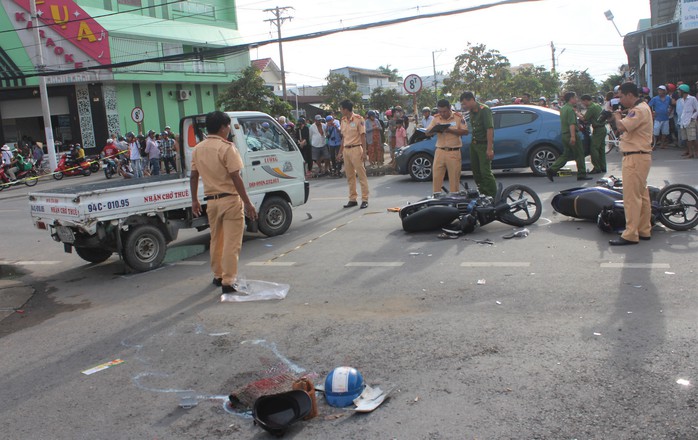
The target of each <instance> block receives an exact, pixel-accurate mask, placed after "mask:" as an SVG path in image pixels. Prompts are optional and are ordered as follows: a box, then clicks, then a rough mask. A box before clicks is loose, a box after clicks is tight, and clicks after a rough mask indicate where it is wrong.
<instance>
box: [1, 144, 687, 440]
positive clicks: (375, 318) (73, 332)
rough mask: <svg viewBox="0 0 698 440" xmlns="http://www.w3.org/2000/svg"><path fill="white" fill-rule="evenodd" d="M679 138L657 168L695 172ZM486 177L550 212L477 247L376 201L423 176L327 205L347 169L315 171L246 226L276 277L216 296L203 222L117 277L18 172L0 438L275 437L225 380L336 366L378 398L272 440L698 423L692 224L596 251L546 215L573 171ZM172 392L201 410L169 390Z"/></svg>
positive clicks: (252, 260)
mask: <svg viewBox="0 0 698 440" xmlns="http://www.w3.org/2000/svg"><path fill="white" fill-rule="evenodd" d="M678 156H679V153H678V151H677V150H667V151H659V152H657V153H655V163H654V165H653V168H652V171H651V173H650V179H649V180H650V183H651V184H655V185H657V186H663V184H664V180H665V179H666V180H669V181H671V182H673V183H688V184H691V185H696V184H698V171H697V168H696V167H697V166H698V161H696V160H680V159H679V157H678ZM609 160H610V173H609V174H616V175H620V158H619V156H618V153H617V152H616V153H612V154H611V155H609ZM464 175H465V176H466V178H468V179H469V174H468V173H466V174H464ZM496 175H497V178H498V180H499V181H500V182H502V183H503V184H504V185H505V186H506V185H508V184H513V183H522V184H525V185H528V186H531V187H532V188H534V189H535V190H536V191H537V192H538V193H539V195H540V197H541V199H542V200H543V203H544V212H543V217H542V218H541V219H540V220H539V221H538V223H536V224H535V225H533V226H531V227H529V229H530V235H529V236H528V237H527V238H521V239H512V240H504V239H502V236H503V235H505V234H507V233H509V232H511V231H512V228H511V227H509V226H507V225H504V224H501V223H492V224H490V225H487V226H485V227H483V228H480V229H478V230H477V231H476V232H475V233H473V234H471V235H469V236H467V238H471V239H476V240H477V239H485V238H489V239H491V240H492V241H493V242H494V245H491V246H490V245H481V244H477V243H475V242H473V241H469V240H465V239H462V238H461V239H458V240H440V239H438V238H437V237H436V235H437V233H436V232H433V233H431V232H430V233H420V234H406V233H404V232H403V231H402V229H401V225H400V221H399V218H398V214H396V213H391V212H387V210H386V208H390V207H399V206H402V205H404V204H405V203H406V202H408V201H415V200H418V199H419V198H421V197H423V196H424V195H427V194H429V193H430V191H431V184H430V183H425V184H420V183H414V182H410V181H409V180H408V178H406V177H405V176H382V177H373V178H371V179H370V186H371V200H370V206H369V208H368V209H366V210H359V209H342V207H341V206H342V205H343V204H344V203H345V202H346V200H347V198H346V183H345V181H344V180H333V179H320V180H313V181H312V183H311V199H310V201H309V202H308V203H307V204H306V205H304V206H301V207H298V208H295V209H294V216H295V218H294V222H293V225H292V227H291V229H290V230H289V231H288V233H287V234H285V235H284V236H281V237H275V238H269V239H266V238H264V237H262V236H257V235H249V236H246V239H245V243H244V245H243V251H242V256H241V265H240V271H241V274H242V275H244V277H245V278H246V279H247V280H264V281H272V282H278V283H287V284H289V285H290V291H289V293H288V296H287V297H286V298H285V299H283V300H277V301H261V302H248V303H222V302H220V295H219V290H218V289H217V288H214V287H213V286H212V285H211V284H210V282H211V274H210V273H209V269H208V262H209V258H208V253H207V252H203V253H201V249H202V247H203V246H204V245H205V244H206V243H207V240H208V234H207V233H206V232H202V233H195V232H191V231H183V232H182V233H181V235H180V238H179V240H178V241H177V242H175V243H173V244H171V249H170V251H169V253H168V261H169V263H168V264H166V265H165V266H163V267H162V268H160V269H157V270H154V271H152V272H148V273H142V274H130V273H126V272H125V271H124V267H123V265H122V263H121V262H120V261H119V260H118V258H116V257H112V258H111V259H109V260H108V261H106V262H104V263H102V264H98V265H92V264H86V263H85V262H83V261H82V260H80V259H79V257H77V255H75V254H65V253H63V248H62V246H61V245H60V244H58V243H55V242H53V241H52V240H51V239H50V237H49V236H48V235H47V234H46V232H45V231H40V230H37V229H34V228H33V225H32V223H31V220H30V218H29V214H28V209H27V200H26V196H25V194H26V192H27V190H26V189H23V188H16V189H12V190H9V191H4V192H3V193H2V194H0V200H1V201H0V215H1V217H0V218H1V219H2V225H3V227H2V230H3V232H2V237H3V238H2V254H1V255H0V264H2V270H3V274H4V276H5V277H10V278H12V279H18V280H21V281H22V282H24V283H25V284H27V285H30V286H32V287H33V288H34V289H35V290H36V293H35V294H34V296H33V297H32V298H31V299H30V300H29V302H28V303H27V304H25V305H23V306H22V312H23V313H14V314H12V315H10V316H9V317H7V318H6V319H4V320H3V321H1V322H0V353H1V356H0V402H1V404H0V432H1V433H2V435H1V437H2V438H3V439H7V440H14V439H156V438H157V439H193V438H231V439H238V438H239V439H249V438H254V439H263V438H271V437H270V436H269V434H267V433H265V432H264V431H262V430H261V429H259V428H258V427H255V426H253V423H252V420H251V418H250V416H249V414H246V413H244V412H241V411H238V410H234V409H231V408H229V407H228V406H227V405H226V404H225V401H226V399H227V395H228V394H230V393H231V392H233V391H236V390H237V392H240V390H248V391H249V389H250V388H249V387H248V386H249V385H250V384H251V383H253V382H254V381H255V380H258V379H264V378H269V377H277V376H279V375H282V376H283V375H286V376H288V375H300V374H307V375H310V377H313V378H315V380H316V382H320V383H321V382H323V380H324V377H325V375H326V374H327V372H328V371H330V370H331V369H332V368H334V367H336V366H341V365H350V366H353V367H356V368H357V369H359V371H361V373H362V374H363V375H364V377H365V379H366V382H367V383H369V384H371V385H379V386H380V387H381V388H382V389H384V390H386V389H389V390H392V392H391V395H390V399H389V400H388V401H386V402H385V403H384V404H383V405H382V406H380V407H379V408H378V409H376V410H375V411H374V412H373V413H369V414H355V413H353V412H352V411H350V410H344V409H337V408H332V407H329V406H328V405H327V404H326V403H325V402H324V399H323V398H322V397H319V409H320V415H319V416H318V417H317V418H315V419H313V420H310V421H307V422H299V423H298V424H297V425H294V427H293V428H292V429H291V430H290V431H289V432H288V434H287V435H286V438H297V439H306V438H312V439H329V438H333V439H335V438H336V439H570V440H571V439H580V440H581V439H686V440H688V439H696V438H698V421H697V420H698V418H697V417H696V414H698V409H697V406H698V395H697V393H696V386H695V385H696V383H697V382H698V367H697V366H696V365H697V364H698V362H697V361H698V355H697V354H696V338H697V336H696V335H697V332H696V330H697V327H698V319H697V316H698V313H697V312H698V306H697V305H696V287H695V286H696V281H697V278H696V273H695V271H696V255H698V254H697V253H696V250H697V249H698V236H697V234H696V231H694V230H692V231H687V232H675V231H671V230H664V229H663V228H661V227H658V228H656V229H655V231H654V232H653V237H652V240H651V241H649V242H641V243H640V244H639V245H637V246H630V247H621V248H611V247H609V246H608V244H607V242H608V239H609V238H612V236H610V235H608V234H604V233H602V232H601V231H599V230H598V229H597V227H596V226H595V225H594V224H592V223H587V222H582V221H575V220H572V219H569V218H566V217H563V216H560V215H554V214H553V210H552V208H551V207H550V200H551V198H552V197H553V195H554V194H555V193H556V192H557V191H559V190H561V189H565V188H570V187H575V186H577V182H576V180H575V179H574V177H566V178H558V179H556V181H555V182H554V183H550V182H548V181H547V180H546V179H545V178H537V177H533V176H532V175H531V174H530V173H528V172H523V171H522V172H511V173H506V174H503V173H497V174H496ZM75 179H81V178H73V180H75ZM85 179H93V180H95V181H98V180H102V179H104V177H103V176H102V175H95V176H92V177H90V178H85ZM69 180H70V179H66V181H65V182H41V183H40V184H39V185H38V186H37V187H35V188H34V189H35V190H42V189H47V188H51V187H52V185H59V184H60V185H62V184H71V183H73V182H69ZM585 184H586V185H590V184H593V183H585ZM117 359H120V360H123V363H120V364H116V365H113V366H112V367H111V368H108V369H105V370H102V371H98V372H95V373H94V374H91V375H86V374H83V373H82V372H83V371H85V370H87V369H89V368H91V367H95V366H97V365H100V364H103V363H105V362H110V361H113V360H117ZM286 376H284V377H286ZM257 385H259V384H257ZM246 387H247V388H246ZM183 393H184V394H187V393H188V394H190V395H191V396H193V400H194V402H195V403H196V406H194V407H192V408H189V409H184V408H181V407H180V406H179V404H180V398H181V397H182V395H183Z"/></svg>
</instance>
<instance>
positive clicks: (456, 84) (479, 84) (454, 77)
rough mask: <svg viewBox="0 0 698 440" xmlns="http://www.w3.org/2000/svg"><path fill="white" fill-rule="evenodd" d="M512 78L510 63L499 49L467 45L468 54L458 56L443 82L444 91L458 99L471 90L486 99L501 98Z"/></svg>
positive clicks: (466, 52)
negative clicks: (508, 81)
mask: <svg viewBox="0 0 698 440" xmlns="http://www.w3.org/2000/svg"><path fill="white" fill-rule="evenodd" d="M510 77H511V73H510V72H509V60H508V59H507V57H505V56H504V55H502V54H501V53H500V52H499V51H498V50H496V49H487V46H485V45H484V44H471V43H470V42H468V47H467V49H466V51H465V52H464V53H463V54H461V55H458V56H457V57H456V64H455V65H454V66H453V70H452V71H451V74H450V76H449V77H448V78H446V79H445V80H444V88H443V92H444V93H448V92H450V93H451V94H452V95H453V96H455V99H457V97H458V96H459V95H460V94H461V93H462V92H464V91H466V90H469V91H471V92H473V93H475V94H476V95H478V96H481V97H483V98H488V97H496V96H502V95H503V93H504V92H505V89H506V82H507V80H508V79H509V78H510Z"/></svg>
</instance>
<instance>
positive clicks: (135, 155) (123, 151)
mask: <svg viewBox="0 0 698 440" xmlns="http://www.w3.org/2000/svg"><path fill="white" fill-rule="evenodd" d="M177 148H178V145H177V138H176V136H175V134H174V133H173V132H172V129H171V128H170V126H169V125H168V126H166V127H165V128H164V129H163V130H162V131H161V132H160V133H156V132H155V131H154V130H148V132H147V133H146V134H145V135H144V134H142V133H139V134H138V135H136V134H135V133H134V132H128V133H126V136H120V135H117V134H116V133H112V135H111V137H110V138H109V139H107V142H106V145H105V146H104V148H103V149H102V157H103V158H104V160H105V161H107V162H109V161H113V164H115V166H116V169H117V173H118V174H119V175H121V176H122V177H124V178H127V179H128V178H132V177H136V178H137V177H147V176H158V175H160V174H161V171H162V170H163V168H164V172H165V173H166V174H170V173H172V172H175V173H176V172H177Z"/></svg>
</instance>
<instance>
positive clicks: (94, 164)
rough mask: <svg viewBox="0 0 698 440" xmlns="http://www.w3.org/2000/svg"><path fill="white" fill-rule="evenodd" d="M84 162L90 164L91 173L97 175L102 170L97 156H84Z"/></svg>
mask: <svg viewBox="0 0 698 440" xmlns="http://www.w3.org/2000/svg"><path fill="white" fill-rule="evenodd" d="M85 160H86V161H88V162H89V163H90V171H91V172H93V173H98V172H99V170H100V169H102V165H101V162H100V160H99V154H98V155H96V156H86V157H85Z"/></svg>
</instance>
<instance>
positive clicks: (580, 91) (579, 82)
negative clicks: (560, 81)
mask: <svg viewBox="0 0 698 440" xmlns="http://www.w3.org/2000/svg"><path fill="white" fill-rule="evenodd" d="M563 77H564V78H565V84H564V86H563V92H577V96H581V95H584V94H585V93H586V94H589V95H592V96H593V95H596V92H597V91H598V87H597V84H596V81H594V78H592V77H591V75H589V73H588V72H587V71H586V70H585V71H583V72H580V71H578V70H568V71H567V72H565V74H564V75H563Z"/></svg>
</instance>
